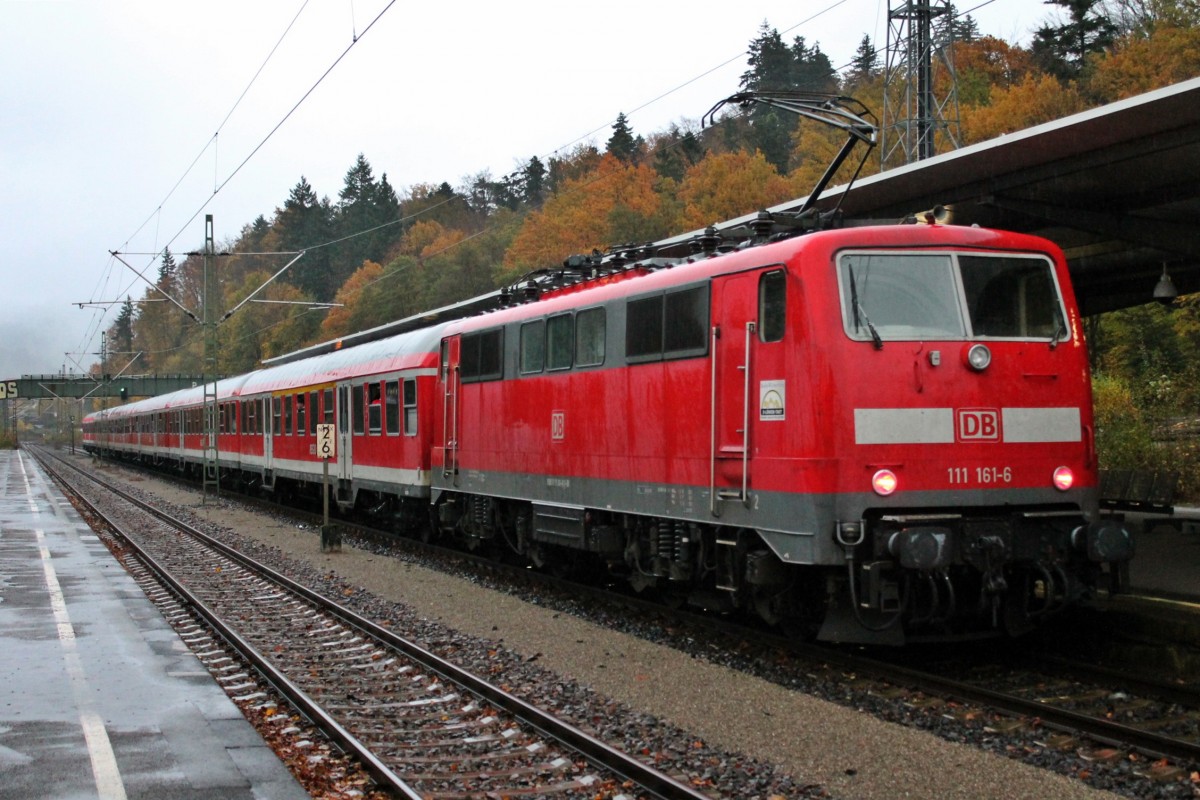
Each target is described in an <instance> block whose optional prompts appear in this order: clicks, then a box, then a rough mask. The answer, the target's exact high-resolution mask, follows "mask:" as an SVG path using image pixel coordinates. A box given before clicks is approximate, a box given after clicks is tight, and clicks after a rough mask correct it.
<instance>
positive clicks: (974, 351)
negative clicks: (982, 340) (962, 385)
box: [967, 344, 992, 372]
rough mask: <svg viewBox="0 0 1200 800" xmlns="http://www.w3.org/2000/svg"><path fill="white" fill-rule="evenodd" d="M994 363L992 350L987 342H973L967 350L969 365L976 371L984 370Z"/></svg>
mask: <svg viewBox="0 0 1200 800" xmlns="http://www.w3.org/2000/svg"><path fill="white" fill-rule="evenodd" d="M991 363H992V351H991V350H989V349H988V348H987V345H985V344H973V345H971V348H970V349H969V350H967V365H968V366H969V367H970V368H971V369H973V370H975V371H976V372H983V371H984V370H985V369H987V368H988V366H989V365H990V364H991Z"/></svg>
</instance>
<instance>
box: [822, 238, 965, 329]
mask: <svg viewBox="0 0 1200 800" xmlns="http://www.w3.org/2000/svg"><path fill="white" fill-rule="evenodd" d="M864 257H865V258H878V259H890V260H896V259H901V258H908V259H913V260H914V261H913V263H911V264H909V265H907V266H906V268H905V270H904V273H903V278H904V279H903V280H895V279H892V275H891V273H889V272H887V271H886V270H885V271H884V272H882V273H881V274H882V275H884V276H885V277H882V278H878V279H877V282H879V281H887V280H889V279H891V280H890V282H889V283H888V284H887V285H886V288H885V290H884V291H883V292H880V293H879V294H880V296H885V297H887V298H889V299H892V300H894V299H895V297H896V296H897V295H898V294H902V295H906V296H908V297H911V298H914V299H917V300H919V306H920V308H919V309H918V310H919V311H920V313H919V314H918V315H917V316H918V317H919V319H920V320H921V321H922V322H933V323H938V324H949V323H954V324H956V325H957V330H949V329H943V330H937V329H934V328H930V327H925V326H920V327H919V326H917V325H915V324H900V323H897V322H893V321H892V320H890V319H888V318H881V317H880V309H879V308H876V309H875V311H873V312H872V313H870V314H868V313H867V311H868V309H867V308H866V303H868V302H870V300H869V297H870V294H869V293H870V291H871V289H870V279H871V271H870V267H871V266H872V264H870V263H869V262H867V263H862V264H852V263H850V259H854V258H864ZM916 259H922V260H924V261H925V262H927V263H928V265H929V266H930V267H933V268H936V269H937V270H940V271H943V272H944V275H943V276H941V277H940V278H939V277H938V276H937V275H936V274H934V275H933V280H932V281H931V280H926V279H924V278H925V276H922V275H921V274H920V272H919V271H918V270H919V269H922V268H923V267H921V265H920V264H918V263H916V261H915V260H916ZM835 264H836V270H837V280H838V292H839V295H840V297H839V302H840V309H841V315H842V329H843V331H844V332H845V334H846V336H848V337H849V338H850V339H852V340H854V341H858V342H871V341H873V340H874V339H875V338H876V337H878V338H879V339H880V340H881V341H882V342H885V343H886V342H889V341H893V342H904V341H961V340H964V339H966V338H967V328H966V318H965V309H964V306H963V301H962V287H961V285H960V283H959V280H958V265H957V262H956V261H955V258H954V252H953V251H951V250H947V249H941V248H938V249H930V250H909V249H903V250H901V249H897V250H889V249H884V248H881V249H861V248H858V249H854V250H844V251H842V252H839V253H838V254H837V258H836V260H835ZM856 270H865V271H862V272H859V271H856ZM935 285H936V286H940V287H941V291H940V292H933V291H921V288H922V287H926V288H930V287H931V286H935ZM888 288H890V289H892V291H887V289H888ZM864 298H866V299H864ZM856 303H857V306H858V308H857V311H858V313H857V314H856V313H855V311H856V309H854V308H853V307H852V306H854V305H855V304H856ZM916 305H917V304H916V303H915V304H914V306H913V307H914V308H916ZM895 307H896V308H905V307H904V306H900V305H896V306H895ZM951 317H954V319H951ZM856 320H857V324H856ZM893 328H905V329H908V330H906V331H903V332H896V331H894V330H892V329H893Z"/></svg>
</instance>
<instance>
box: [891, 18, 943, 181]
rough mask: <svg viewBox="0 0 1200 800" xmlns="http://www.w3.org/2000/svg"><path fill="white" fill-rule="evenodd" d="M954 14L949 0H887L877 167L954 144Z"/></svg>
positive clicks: (916, 158)
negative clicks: (881, 116) (879, 162)
mask: <svg viewBox="0 0 1200 800" xmlns="http://www.w3.org/2000/svg"><path fill="white" fill-rule="evenodd" d="M953 18H954V9H953V6H952V5H951V4H950V2H949V0H889V3H888V38H887V51H886V56H885V59H886V65H885V68H884V89H883V120H882V125H881V130H880V137H879V145H880V146H879V152H880V158H881V167H882V169H885V170H886V169H890V168H893V167H898V166H902V165H904V164H910V163H912V162H914V161H920V160H921V159H925V158H931V157H933V156H934V155H937V150H938V148H939V146H940V147H942V149H949V150H953V149H955V148H957V147H958V142H959V115H958V80H957V76H956V74H955V72H954V26H953V25H952V24H951V22H952V21H953Z"/></svg>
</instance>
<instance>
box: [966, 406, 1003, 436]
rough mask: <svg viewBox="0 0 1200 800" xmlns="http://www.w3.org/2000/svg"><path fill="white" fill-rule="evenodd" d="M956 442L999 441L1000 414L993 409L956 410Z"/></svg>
mask: <svg viewBox="0 0 1200 800" xmlns="http://www.w3.org/2000/svg"><path fill="white" fill-rule="evenodd" d="M957 434H958V441H960V442H998V441H1000V412H998V411H997V410H996V409H994V408H960V409H959V410H958V430H957Z"/></svg>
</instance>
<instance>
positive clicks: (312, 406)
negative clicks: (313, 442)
mask: <svg viewBox="0 0 1200 800" xmlns="http://www.w3.org/2000/svg"><path fill="white" fill-rule="evenodd" d="M318 397H320V392H318V391H317V390H316V389H313V390H312V391H311V392H309V393H308V435H309V436H316V435H317V422H318V421H319V418H318V414H319V407H318V406H317V403H318V402H319V401H318V399H317V398H318Z"/></svg>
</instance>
